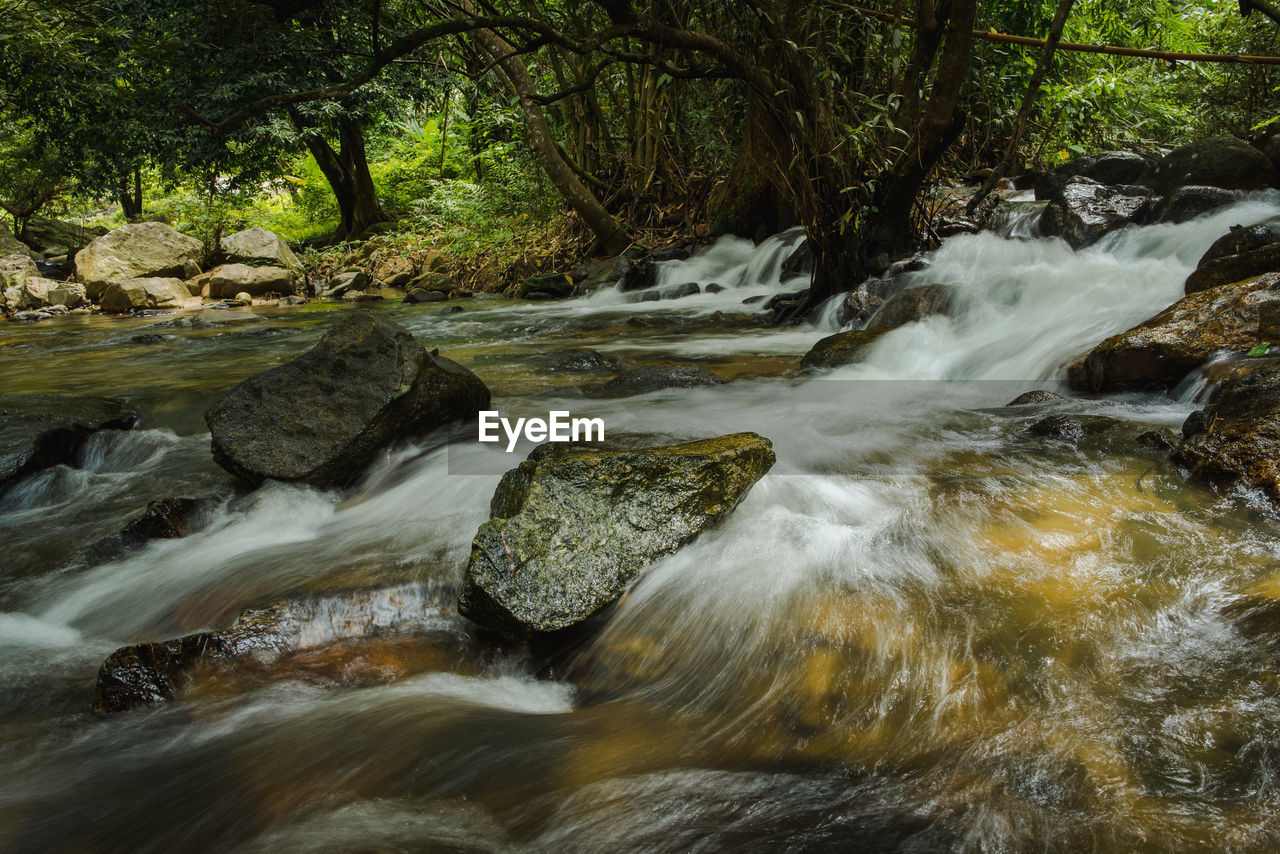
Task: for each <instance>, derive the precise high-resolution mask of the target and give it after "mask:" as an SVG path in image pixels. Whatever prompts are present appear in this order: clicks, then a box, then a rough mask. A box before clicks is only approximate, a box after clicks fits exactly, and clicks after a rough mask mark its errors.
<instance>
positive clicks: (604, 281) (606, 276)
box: [574, 255, 632, 295]
mask: <svg viewBox="0 0 1280 854" xmlns="http://www.w3.org/2000/svg"><path fill="white" fill-rule="evenodd" d="M631 266H632V263H631V259H630V258H628V257H627V256H625V255H618V256H616V257H613V258H605V259H604V260H602V261H597V262H595V263H594V264H591V265H590V266H589V267H588V269H587V271H586V274H585V276H583V277H582V278H581V279H580V280H579V281H578V282H577V284H576V285H575V287H574V293H575V295H582V294H589V293H594V292H595V291H598V290H600V289H601V288H610V287H614V286H616V285H617V284H618V283H619V282H621V281H622V279H623V277H624V276H626V275H627V272H628V271H629V270H630V269H631Z"/></svg>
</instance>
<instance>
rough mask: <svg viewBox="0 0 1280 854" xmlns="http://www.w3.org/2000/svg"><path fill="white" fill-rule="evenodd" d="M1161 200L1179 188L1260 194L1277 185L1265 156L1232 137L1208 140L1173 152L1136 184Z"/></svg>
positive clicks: (1199, 140)
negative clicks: (1160, 197) (1190, 186)
mask: <svg viewBox="0 0 1280 854" xmlns="http://www.w3.org/2000/svg"><path fill="white" fill-rule="evenodd" d="M1137 183H1139V184H1141V185H1143V186H1145V187H1150V188H1151V189H1153V190H1155V191H1156V192H1157V193H1158V194H1160V195H1162V196H1167V195H1169V194H1170V193H1172V192H1173V191H1174V190H1176V189H1178V188H1179V187H1186V186H1189V185H1193V184H1194V185H1196V186H1200V187H1221V188H1222V189H1224V190H1261V189H1264V188H1266V187H1273V186H1275V184H1276V169H1275V167H1274V166H1272V165H1271V161H1270V160H1268V159H1267V156H1266V155H1265V154H1263V153H1262V152H1261V151H1259V150H1258V149H1256V148H1254V147H1253V146H1252V145H1249V144H1248V143H1246V142H1242V141H1240V140H1238V139H1236V138H1235V137H1232V136H1211V137H1207V138H1205V139H1198V140H1196V141H1195V142H1192V143H1189V144H1188V145H1184V146H1182V147H1181V148H1175V149H1174V150H1173V151H1171V152H1169V153H1168V154H1167V155H1165V156H1164V157H1163V158H1161V159H1160V161H1159V162H1157V163H1156V164H1155V165H1154V166H1152V167H1151V168H1150V169H1148V170H1147V171H1146V172H1144V173H1143V174H1142V176H1141V177H1140V178H1139V179H1138V180H1137Z"/></svg>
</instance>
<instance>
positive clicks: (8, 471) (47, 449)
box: [0, 394, 138, 489]
mask: <svg viewBox="0 0 1280 854" xmlns="http://www.w3.org/2000/svg"><path fill="white" fill-rule="evenodd" d="M137 420H138V414H137V412H135V411H134V410H133V408H132V407H130V406H128V405H127V404H126V403H125V402H124V401H121V400H115V399H112V398H106V397H79V396H75V395H57V394H6V395H0V489H4V488H5V487H6V486H8V485H9V484H10V483H11V482H13V481H14V480H16V479H17V478H19V477H21V476H23V475H25V474H28V473H30V472H33V471H37V470H39V469H42V468H48V467H49V466H55V465H58V464H60V463H67V464H70V463H73V462H74V461H75V458H76V454H77V453H79V451H80V449H81V448H82V447H83V446H84V443H85V440H87V439H88V438H89V437H90V436H91V435H93V434H94V433H96V432H98V431H99V430H129V429H131V428H132V427H133V425H134V424H135V423H136V422H137Z"/></svg>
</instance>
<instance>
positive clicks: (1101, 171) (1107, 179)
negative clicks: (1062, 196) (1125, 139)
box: [1036, 151, 1150, 201]
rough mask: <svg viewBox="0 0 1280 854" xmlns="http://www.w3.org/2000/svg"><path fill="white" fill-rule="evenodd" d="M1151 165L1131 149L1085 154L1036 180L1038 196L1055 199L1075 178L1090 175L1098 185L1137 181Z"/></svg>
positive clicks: (1043, 198) (1042, 198)
mask: <svg viewBox="0 0 1280 854" xmlns="http://www.w3.org/2000/svg"><path fill="white" fill-rule="evenodd" d="M1149 165H1150V164H1149V163H1148V162H1147V159H1146V158H1145V157H1143V156H1142V155H1140V154H1134V153H1133V152H1130V151H1104V152H1102V153H1101V154H1086V155H1083V156H1082V157H1077V158H1075V159H1074V160H1072V161H1070V162H1068V163H1064V164H1063V165H1061V166H1059V167H1058V168H1056V169H1053V170H1051V171H1049V172H1048V173H1046V174H1045V175H1044V176H1043V177H1041V179H1040V180H1039V181H1038V182H1037V183H1036V199H1037V200H1038V201H1044V200H1046V199H1052V198H1053V197H1054V196H1055V195H1057V194H1058V193H1059V192H1061V191H1062V189H1063V188H1064V187H1066V186H1067V184H1068V183H1069V182H1070V181H1071V179H1072V178H1088V179H1090V180H1092V181H1096V182H1097V183H1099V184H1103V185H1106V186H1114V185H1116V184H1135V183H1137V182H1138V178H1139V177H1140V176H1141V175H1142V173H1143V172H1145V171H1147V167H1148V166H1149Z"/></svg>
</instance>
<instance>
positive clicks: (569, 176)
mask: <svg viewBox="0 0 1280 854" xmlns="http://www.w3.org/2000/svg"><path fill="white" fill-rule="evenodd" d="M466 5H469V4H464V7H465V6H466ZM457 14H462V12H461V11H459V12H457ZM471 38H472V39H473V40H474V42H475V44H476V46H477V47H478V48H479V50H480V52H481V53H482V54H485V55H487V56H488V57H489V59H490V61H492V62H495V63H496V68H497V70H498V71H499V73H500V74H501V76H502V78H503V79H504V80H505V81H506V83H507V85H508V86H509V87H510V89H511V91H512V92H513V93H515V95H516V97H517V98H519V99H520V109H521V111H522V112H523V113H524V123H525V128H526V133H527V137H528V141H529V147H530V148H531V149H532V150H533V155H534V157H535V158H536V159H537V161H538V165H539V166H541V167H542V170H543V171H544V172H546V174H547V177H548V178H549V179H550V180H551V183H552V184H553V185H554V186H555V188H556V189H557V190H558V191H559V192H560V195H562V196H563V197H564V200H565V201H566V202H568V203H569V207H571V208H573V210H574V211H575V212H576V213H577V214H578V216H580V217H582V221H583V222H585V223H586V224H587V227H588V228H590V229H591V232H592V233H593V234H594V235H595V236H596V241H597V242H598V243H599V245H600V249H601V250H602V251H603V252H605V253H606V254H609V255H619V254H621V253H622V252H623V251H625V250H626V248H627V246H629V245H630V243H631V240H630V238H629V237H628V236H627V231H626V229H625V228H623V227H622V224H621V223H619V222H618V221H617V220H616V219H614V217H613V215H612V214H611V213H609V211H608V210H606V209H605V206H604V205H603V204H601V202H600V200H599V199H597V198H596V197H595V194H594V193H592V192H591V190H590V189H588V188H587V185H586V184H584V183H582V181H581V180H580V179H579V178H578V176H577V175H576V174H575V173H574V171H573V168H572V167H571V166H570V165H569V164H568V163H566V162H565V160H564V158H563V157H562V156H561V155H560V149H559V146H558V145H556V141H555V138H554V137H552V135H551V128H550V126H549V125H548V124H547V117H546V114H545V113H544V112H543V110H542V104H541V103H539V102H538V100H537V98H536V95H537V88H536V87H535V86H534V82H533V78H532V77H530V76H529V69H528V68H527V67H526V66H525V64H524V61H523V60H522V59H521V58H520V57H519V56H514V55H513V53H514V49H513V48H512V46H511V45H510V44H509V43H508V42H507V41H506V40H505V39H503V38H502V37H501V36H499V35H498V34H497V33H495V32H493V31H492V30H474V31H473V32H472V33H471Z"/></svg>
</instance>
